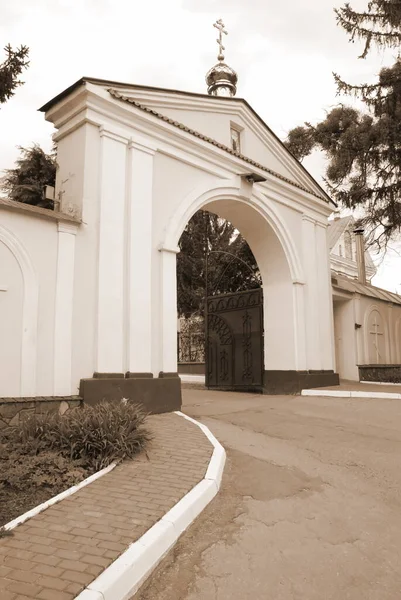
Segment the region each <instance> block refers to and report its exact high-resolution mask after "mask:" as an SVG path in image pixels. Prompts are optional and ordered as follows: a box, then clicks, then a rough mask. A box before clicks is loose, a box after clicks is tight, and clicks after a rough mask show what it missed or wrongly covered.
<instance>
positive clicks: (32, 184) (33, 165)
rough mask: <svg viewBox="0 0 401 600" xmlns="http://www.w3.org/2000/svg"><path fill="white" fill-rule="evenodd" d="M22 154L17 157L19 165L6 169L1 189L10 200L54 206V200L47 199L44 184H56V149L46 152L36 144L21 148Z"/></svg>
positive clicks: (0, 183) (48, 206) (44, 206)
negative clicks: (49, 152)
mask: <svg viewBox="0 0 401 600" xmlns="http://www.w3.org/2000/svg"><path fill="white" fill-rule="evenodd" d="M19 149H20V151H21V156H20V157H19V158H18V159H17V161H16V164H17V167H16V168H15V169H8V170H6V171H5V176H4V177H3V178H2V180H1V182H0V189H1V190H2V191H3V192H5V194H6V196H7V197H8V198H10V200H15V201H16V202H23V203H24V204H32V205H35V206H41V207H43V208H54V206H53V204H54V203H53V201H52V200H45V199H44V195H43V191H44V186H46V185H52V186H54V184H55V180H56V169H57V163H56V159H55V151H53V153H52V154H46V153H45V152H44V151H43V150H42V148H40V147H39V146H38V145H37V144H34V145H33V146H32V147H31V148H21V147H20V148H19Z"/></svg>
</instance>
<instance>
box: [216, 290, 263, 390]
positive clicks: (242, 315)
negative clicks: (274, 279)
mask: <svg viewBox="0 0 401 600" xmlns="http://www.w3.org/2000/svg"><path fill="white" fill-rule="evenodd" d="M206 349H207V351H206V386H207V387H209V388H218V389H234V390H242V391H261V390H262V386H263V370H264V361H263V293H262V289H261V288H258V289H252V290H249V291H246V292H236V293H233V294H223V295H219V296H210V297H209V298H208V300H207V329H206Z"/></svg>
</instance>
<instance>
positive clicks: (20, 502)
mask: <svg viewBox="0 0 401 600" xmlns="http://www.w3.org/2000/svg"><path fill="white" fill-rule="evenodd" d="M145 418H146V415H145V414H144V413H143V412H142V410H141V409H140V408H139V407H138V406H137V405H135V404H132V403H130V402H129V401H123V402H121V403H103V404H99V405H96V406H90V407H82V408H75V409H73V410H69V411H68V412H67V413H66V414H65V415H63V416H61V415H59V414H44V415H33V416H32V417H30V418H29V419H27V420H25V421H23V422H21V423H20V424H19V425H18V426H16V427H13V428H7V429H3V430H2V431H0V527H2V526H3V525H5V524H6V523H8V522H9V521H10V520H12V519H14V518H15V517H17V516H19V515H20V514H22V513H24V512H26V511H28V510H30V509H31V508H33V507H35V506H37V505H38V504H41V503H42V502H45V501H46V500H48V499H49V498H51V497H53V496H55V495H57V494H59V493H60V492H62V491H64V490H66V489H68V488H69V487H71V486H73V485H75V484H77V483H79V482H80V481H82V480H83V479H85V478H86V477H88V476H89V475H91V474H93V473H95V472H96V471H99V470H100V469H103V468H104V467H107V466H108V465H109V464H111V463H112V462H114V461H116V460H117V461H118V460H123V459H125V458H133V457H134V456H135V454H137V453H138V452H140V451H141V450H142V449H143V448H144V447H145V445H146V443H147V441H148V440H149V437H150V436H149V434H148V432H147V430H146V429H145V427H143V423H144V421H145Z"/></svg>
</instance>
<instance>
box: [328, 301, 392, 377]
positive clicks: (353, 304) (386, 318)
mask: <svg viewBox="0 0 401 600" xmlns="http://www.w3.org/2000/svg"><path fill="white" fill-rule="evenodd" d="M376 324H377V325H376ZM376 330H377V335H376V334H375V331H376ZM334 334H335V346H336V366H337V371H338V373H339V375H340V377H341V378H343V379H350V380H354V381H358V380H359V371H358V365H374V364H388V365H397V364H401V343H400V335H401V305H400V304H395V303H391V302H387V301H384V300H380V299H378V298H372V297H370V296H367V295H362V294H354V295H353V296H352V297H351V298H346V297H344V298H342V299H340V298H338V297H336V299H335V302H334ZM376 342H377V343H376Z"/></svg>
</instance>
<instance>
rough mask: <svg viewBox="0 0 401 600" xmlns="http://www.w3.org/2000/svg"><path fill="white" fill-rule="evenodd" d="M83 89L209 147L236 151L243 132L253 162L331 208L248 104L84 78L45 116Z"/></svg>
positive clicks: (242, 151) (242, 141)
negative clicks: (162, 120) (131, 105)
mask: <svg viewBox="0 0 401 600" xmlns="http://www.w3.org/2000/svg"><path fill="white" fill-rule="evenodd" d="M82 85H89V87H92V86H95V87H96V88H99V87H100V88H102V93H107V94H109V93H110V91H111V92H113V91H115V92H116V94H117V96H115V97H120V98H121V99H124V100H129V101H133V102H135V103H138V105H141V106H142V107H146V108H147V109H151V110H152V111H155V112H156V113H158V116H164V117H167V118H169V119H172V120H173V121H174V124H176V123H177V124H178V125H180V126H185V128H187V129H188V130H191V131H192V132H195V133H197V134H201V136H205V138H210V139H208V140H207V141H214V142H216V143H217V144H221V145H223V146H225V147H227V148H231V147H232V146H231V129H232V128H234V129H236V130H238V131H239V132H240V154H241V155H242V156H243V157H245V158H246V159H250V160H249V161H248V162H250V161H254V162H255V163H257V164H258V165H262V166H263V167H265V168H266V169H268V170H270V171H272V172H273V173H277V174H278V175H279V176H280V177H281V178H285V179H287V180H288V181H290V182H292V183H294V184H295V185H296V186H298V187H301V188H303V189H304V190H306V191H308V192H310V193H312V194H313V195H315V196H318V197H319V198H321V199H322V200H323V201H325V202H326V203H327V202H330V198H329V197H328V196H327V194H326V192H325V191H324V190H323V189H322V188H321V186H320V185H319V184H318V183H317V182H316V181H315V179H314V178H313V177H312V175H311V174H310V173H309V172H308V171H307V170H306V169H305V168H304V167H303V166H302V165H301V164H300V163H299V161H298V160H297V159H296V158H294V157H293V156H292V154H291V153H290V152H289V151H288V150H287V149H286V148H285V146H284V145H283V143H282V142H281V140H280V139H279V138H278V137H277V136H276V135H275V134H274V132H273V131H272V130H271V129H270V128H269V127H268V125H266V123H265V122H264V121H263V120H262V119H261V118H260V117H259V115H258V114H257V113H256V112H255V111H254V110H253V109H252V107H251V106H250V105H249V104H248V103H247V102H246V100H244V99H241V98H236V97H235V98H225V97H216V96H209V95H207V94H194V93H189V92H182V91H177V90H169V89H162V88H153V87H147V86H140V85H131V84H125V83H119V82H115V81H105V80H101V79H93V78H83V79H81V80H80V81H78V82H77V83H76V84H74V86H71V87H70V88H68V89H67V90H65V92H63V93H62V94H60V95H59V96H58V97H56V98H54V100H52V101H50V102H49V103H48V104H47V105H45V106H44V107H42V109H41V110H48V109H49V108H51V106H52V105H53V104H54V103H55V102H56V101H58V100H59V99H60V98H61V97H62V96H63V95H64V97H65V95H66V94H67V93H71V92H72V91H73V89H74V88H75V87H77V86H82ZM182 128H183V127H181V129H182ZM198 137H200V136H198Z"/></svg>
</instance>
